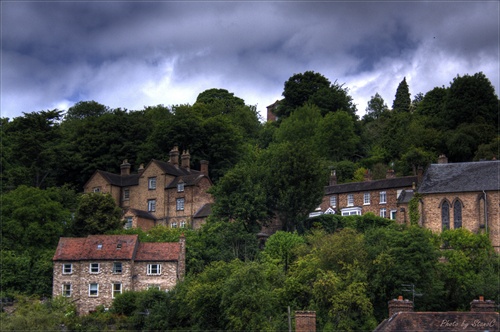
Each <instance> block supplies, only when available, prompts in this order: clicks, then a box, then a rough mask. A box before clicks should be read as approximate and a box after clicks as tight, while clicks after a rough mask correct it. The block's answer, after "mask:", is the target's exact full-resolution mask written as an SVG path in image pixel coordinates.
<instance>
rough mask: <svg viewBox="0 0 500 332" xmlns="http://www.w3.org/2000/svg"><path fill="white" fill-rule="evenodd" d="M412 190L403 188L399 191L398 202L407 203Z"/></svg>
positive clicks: (410, 197)
mask: <svg viewBox="0 0 500 332" xmlns="http://www.w3.org/2000/svg"><path fill="white" fill-rule="evenodd" d="M413 195H414V192H413V190H412V189H405V190H403V191H401V194H400V195H399V197H398V204H405V203H409V202H410V200H411V199H412V198H413Z"/></svg>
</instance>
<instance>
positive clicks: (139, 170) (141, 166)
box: [137, 164, 144, 175]
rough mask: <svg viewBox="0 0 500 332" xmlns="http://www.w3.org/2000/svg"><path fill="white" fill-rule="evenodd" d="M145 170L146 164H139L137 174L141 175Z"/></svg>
mask: <svg viewBox="0 0 500 332" xmlns="http://www.w3.org/2000/svg"><path fill="white" fill-rule="evenodd" d="M142 172H144V164H140V165H139V169H138V170H137V174H139V175H141V174H142Z"/></svg>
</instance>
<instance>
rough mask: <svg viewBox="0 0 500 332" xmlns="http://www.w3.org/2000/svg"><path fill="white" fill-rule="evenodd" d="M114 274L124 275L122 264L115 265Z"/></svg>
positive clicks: (116, 263)
mask: <svg viewBox="0 0 500 332" xmlns="http://www.w3.org/2000/svg"><path fill="white" fill-rule="evenodd" d="M113 273H122V262H114V263H113Z"/></svg>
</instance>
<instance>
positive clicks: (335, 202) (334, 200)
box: [330, 195, 337, 208]
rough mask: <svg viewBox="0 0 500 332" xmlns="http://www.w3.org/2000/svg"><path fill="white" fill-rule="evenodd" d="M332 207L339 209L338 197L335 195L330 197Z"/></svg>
mask: <svg viewBox="0 0 500 332" xmlns="http://www.w3.org/2000/svg"><path fill="white" fill-rule="evenodd" d="M330 206H331V207H333V208H336V207H337V196H335V195H332V196H330Z"/></svg>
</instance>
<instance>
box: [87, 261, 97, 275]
mask: <svg viewBox="0 0 500 332" xmlns="http://www.w3.org/2000/svg"><path fill="white" fill-rule="evenodd" d="M89 270H90V273H99V263H90V268H89Z"/></svg>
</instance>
